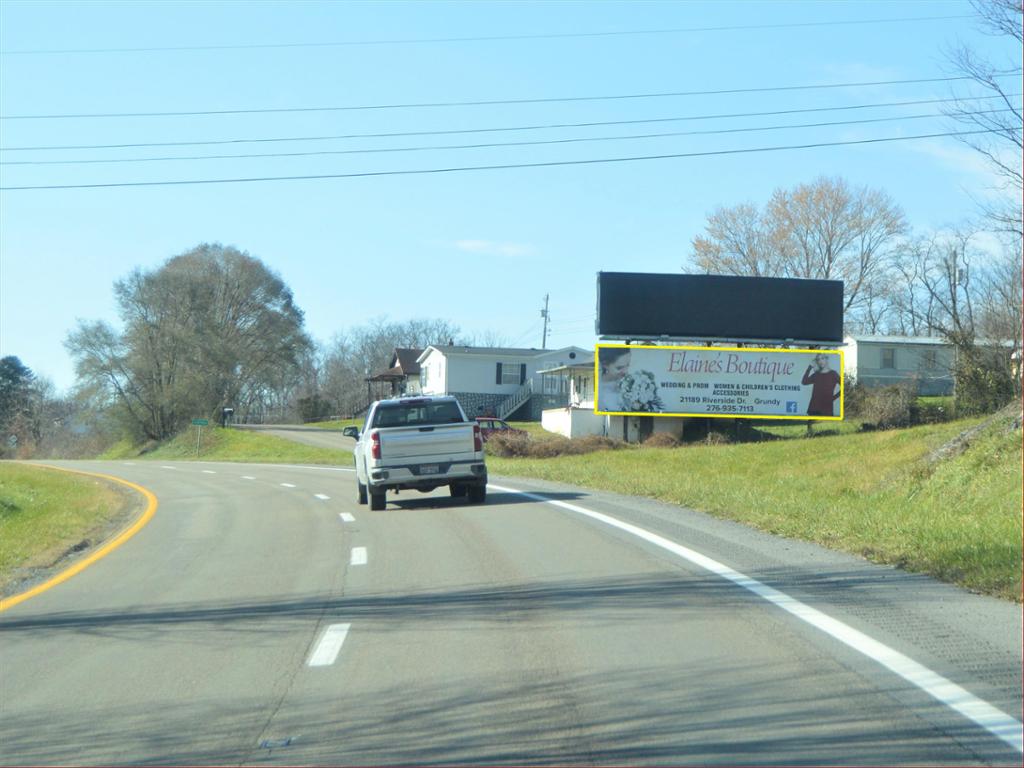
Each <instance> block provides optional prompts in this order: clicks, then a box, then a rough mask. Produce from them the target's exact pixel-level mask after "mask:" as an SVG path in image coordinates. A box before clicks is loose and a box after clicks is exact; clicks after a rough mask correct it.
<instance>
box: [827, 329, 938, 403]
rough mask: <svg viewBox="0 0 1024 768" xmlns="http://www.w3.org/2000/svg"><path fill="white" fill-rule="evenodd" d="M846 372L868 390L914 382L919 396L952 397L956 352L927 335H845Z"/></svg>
mask: <svg viewBox="0 0 1024 768" xmlns="http://www.w3.org/2000/svg"><path fill="white" fill-rule="evenodd" d="M844 341H845V344H846V347H845V350H844V351H845V371H844V373H845V374H846V375H847V376H849V377H851V378H852V379H853V380H855V381H858V382H860V383H861V384H864V385H865V386H869V387H884V386H889V385H892V384H900V383H903V382H916V384H917V391H918V394H921V395H951V394H953V368H954V366H955V363H956V360H955V352H954V349H953V345H952V344H950V343H949V342H947V341H946V340H945V339H940V338H933V337H927V336H847V337H846V339H845V340H844Z"/></svg>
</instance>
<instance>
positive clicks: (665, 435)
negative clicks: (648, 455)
mask: <svg viewBox="0 0 1024 768" xmlns="http://www.w3.org/2000/svg"><path fill="white" fill-rule="evenodd" d="M644 445H645V446H646V447H648V448H678V447H679V438H677V437H676V436H675V435H673V434H671V433H669V432H655V433H654V434H653V435H651V436H650V437H648V438H647V439H646V440H644Z"/></svg>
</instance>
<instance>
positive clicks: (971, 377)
mask: <svg viewBox="0 0 1024 768" xmlns="http://www.w3.org/2000/svg"><path fill="white" fill-rule="evenodd" d="M953 375H954V377H955V379H956V412H957V414H958V415H960V416H975V415H978V414H982V413H994V412H995V411H998V410H999V409H1000V408H1002V407H1003V406H1004V405H1006V404H1007V403H1008V402H1010V401H1011V400H1013V398H1014V397H1015V395H1016V387H1015V386H1014V381H1013V374H1012V372H1011V371H1010V369H1009V368H1008V366H1007V365H1004V364H1001V361H1000V359H999V357H998V355H997V354H996V353H994V352H992V351H989V350H984V349H979V348H977V347H971V348H960V354H959V356H958V358H957V364H956V369H955V371H954V374H953Z"/></svg>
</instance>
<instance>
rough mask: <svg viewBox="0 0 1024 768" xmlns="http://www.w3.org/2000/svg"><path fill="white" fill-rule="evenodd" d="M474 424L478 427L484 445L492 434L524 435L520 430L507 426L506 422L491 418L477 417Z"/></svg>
mask: <svg viewBox="0 0 1024 768" xmlns="http://www.w3.org/2000/svg"><path fill="white" fill-rule="evenodd" d="M476 423H477V424H479V425H480V435H481V437H483V440H484V442H485V443H486V442H487V440H488V438H490V436H491V435H494V434H502V435H525V434H526V432H525V431H524V430H522V429H516V428H515V427H511V426H509V423H508V422H507V421H502V420H501V419H496V418H494V417H493V416H477V417H476Z"/></svg>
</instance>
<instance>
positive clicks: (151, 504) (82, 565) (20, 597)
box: [0, 464, 158, 613]
mask: <svg viewBox="0 0 1024 768" xmlns="http://www.w3.org/2000/svg"><path fill="white" fill-rule="evenodd" d="M31 466H34V467H45V468H47V469H56V470H58V471H60V472H70V473H72V474H75V475H87V476H89V477H101V478H103V479H104V480H112V481H113V482H115V483H120V484H121V485H126V486H128V487H129V488H131V489H132V490H135V491H138V492H139V493H141V494H142V495H143V496H144V497H145V499H146V510H145V511H144V512H143V513H142V515H141V516H140V517H139V519H138V520H136V521H135V522H134V523H132V524H131V526H129V527H128V528H126V529H125V530H123V531H122V532H121V533H120V534H118V535H117V536H116V537H115V538H114V539H112V540H110V541H108V542H107V543H106V544H104V545H103V546H102V547H100V548H99V549H98V550H96V551H95V552H93V553H92V554H91V555H89V556H88V557H86V558H84V559H82V560H79V561H78V562H77V563H75V564H74V565H72V566H71V567H70V568H67V569H66V570H63V571H61V572H60V573H58V574H57V575H56V576H54V577H53V578H52V579H48V580H47V581H44V582H43V583H42V584H38V585H36V586H34V587H32V589H29V590H27V591H25V592H21V593H19V594H17V595H13V596H11V597H6V598H4V599H2V600H0V613H3V612H4V611H6V610H7V609H8V608H13V607H14V606H16V605H18V604H19V603H23V602H25V601H26V600H28V599H29V598H32V597H35V596H36V595H39V594H42V593H43V592H45V591H47V590H48V589H52V588H53V587H56V586H57V585H58V584H63V583H64V582H65V581H67V580H68V579H70V578H71V577H72V576H76V575H77V574H79V573H81V572H82V571H84V570H85V569H86V568H88V567H89V566H90V565H92V564H93V563H95V562H96V561H97V560H100V559H102V558H104V557H106V556H107V555H109V554H110V553H111V552H113V551H114V550H115V549H117V548H118V547H120V546H121V545H122V544H124V543H125V542H126V541H128V539H130V538H131V537H132V536H134V535H135V534H136V533H138V532H139V531H141V530H142V527H143V526H144V525H145V524H146V523H148V522H149V521H150V520H151V519H152V518H153V515H154V514H156V508H157V504H158V502H157V500H156V496H155V495H154V494H153V492H152V491H150V490H149V489H148V488H143V487H142V486H141V485H136V484H135V483H132V482H130V481H128V480H122V479H121V478H120V477H114V476H113V475H103V474H100V473H98V472H84V471H82V470H79V469H66V468H65V467H54V466H52V465H49V464H32V465H31Z"/></svg>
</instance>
